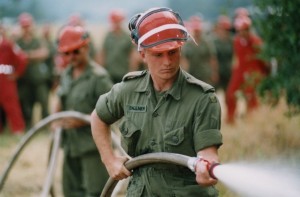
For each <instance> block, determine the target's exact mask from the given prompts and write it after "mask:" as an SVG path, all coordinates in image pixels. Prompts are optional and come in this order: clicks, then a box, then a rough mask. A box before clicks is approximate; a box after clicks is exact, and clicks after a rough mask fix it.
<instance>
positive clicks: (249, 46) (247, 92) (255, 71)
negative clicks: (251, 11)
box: [226, 15, 268, 124]
mask: <svg viewBox="0 0 300 197" xmlns="http://www.w3.org/2000/svg"><path fill="white" fill-rule="evenodd" d="M251 24H252V21H251V19H250V18H249V17H248V16H244V15H242V16H237V17H236V19H235V20H234V27H235V29H236V32H237V34H236V35H235V37H234V61H233V62H234V63H233V68H232V76H231V79H230V81H229V85H228V88H227V90H226V103H227V117H226V121H227V123H228V124H234V123H235V111H236V105H237V98H236V96H237V95H236V93H237V91H241V92H242V93H243V96H244V98H245V100H246V105H247V113H248V114H249V113H250V112H252V111H253V110H255V109H256V108H257V107H258V104H259V103H258V98H257V95H256V91H255V88H256V87H257V85H258V84H259V82H260V81H261V80H262V79H263V77H264V76H265V75H267V73H268V67H267V64H266V63H265V62H263V61H262V60H261V59H259V57H258V54H259V52H260V48H261V47H262V44H263V43H262V40H261V38H260V37H259V36H257V35H255V34H254V33H252V32H251Z"/></svg>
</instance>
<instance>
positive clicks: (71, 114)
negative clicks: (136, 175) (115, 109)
mask: <svg viewBox="0 0 300 197" xmlns="http://www.w3.org/2000/svg"><path fill="white" fill-rule="evenodd" d="M62 118H78V119H80V120H82V121H85V122H87V123H90V116H89V115H87V114H83V113H80V112H76V111H64V112H59V113H55V114H52V115H50V116H48V117H46V118H44V119H42V120H41V121H39V122H38V123H37V124H36V125H35V126H34V127H32V128H31V129H30V130H28V131H27V132H26V134H25V135H24V136H23V137H22V138H21V141H20V143H19V144H18V146H17V147H16V149H15V151H14V153H13V154H12V157H11V158H10V160H9V161H8V163H7V164H6V166H5V168H4V171H3V173H2V174H1V176H0V192H1V190H2V188H3V186H4V183H5V180H6V178H7V176H8V174H9V172H10V170H11V169H12V167H13V165H14V164H15V162H16V160H17V158H18V157H19V155H20V154H21V152H22V151H23V150H24V148H25V147H26V145H27V144H28V143H29V142H30V141H31V140H32V139H33V137H34V136H36V134H37V133H39V132H40V131H42V129H43V128H45V127H46V126H48V125H49V124H50V123H51V122H53V121H55V120H59V119H62ZM61 132H62V130H61V129H57V130H56V131H55V134H54V141H53V143H52V148H51V150H50V158H49V163H48V170H47V176H46V179H45V182H44V185H43V191H42V193H41V197H46V196H48V194H49V192H51V191H50V190H51V187H52V181H53V174H54V171H55V167H56V161H57V155H58V150H59V143H60V139H61ZM111 134H112V140H113V145H114V147H115V149H116V150H118V151H120V153H121V154H122V155H126V152H125V151H124V150H123V149H122V148H121V145H120V143H119V141H118V140H117V139H118V137H117V136H116V134H115V133H114V132H111ZM51 195H52V196H54V193H52V194H51Z"/></svg>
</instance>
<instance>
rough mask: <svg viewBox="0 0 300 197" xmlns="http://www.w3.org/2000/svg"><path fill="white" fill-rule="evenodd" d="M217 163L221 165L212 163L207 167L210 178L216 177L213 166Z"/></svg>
mask: <svg viewBox="0 0 300 197" xmlns="http://www.w3.org/2000/svg"><path fill="white" fill-rule="evenodd" d="M218 165H221V164H220V163H212V164H211V165H210V166H209V169H208V173H209V175H210V176H211V178H213V179H218V178H217V177H216V176H215V174H214V168H215V167H216V166H218Z"/></svg>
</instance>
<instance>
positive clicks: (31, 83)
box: [16, 13, 51, 128]
mask: <svg viewBox="0 0 300 197" xmlns="http://www.w3.org/2000/svg"><path fill="white" fill-rule="evenodd" d="M19 25H20V27H21V31H22V32H21V36H20V37H19V38H18V39H17V40H16V42H17V44H18V45H19V46H20V47H21V49H22V50H24V52H25V53H26V55H27V57H28V65H27V68H26V70H25V73H24V75H23V76H22V77H21V78H20V79H19V80H18V89H19V96H20V101H21V105H22V111H23V115H24V118H25V122H26V126H27V128H29V127H31V124H32V121H33V119H32V118H33V107H34V105H35V104H37V103H39V104H40V105H41V110H42V113H41V114H42V118H44V117H46V116H48V115H49V113H48V98H49V90H50V89H49V86H48V85H47V83H48V82H47V80H48V75H49V72H51V71H50V70H49V69H48V67H47V65H46V63H45V60H46V59H47V58H48V56H49V50H48V48H47V45H46V43H45V42H44V41H43V40H42V39H41V38H39V37H37V36H36V35H35V34H34V30H33V28H34V20H33V17H32V16H31V15H30V14H29V13H22V14H20V16H19Z"/></svg>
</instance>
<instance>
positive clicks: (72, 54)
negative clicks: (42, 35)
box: [64, 47, 88, 67]
mask: <svg viewBox="0 0 300 197" xmlns="http://www.w3.org/2000/svg"><path fill="white" fill-rule="evenodd" d="M87 53H88V50H87V47H81V48H79V49H75V50H73V51H69V52H66V53H64V55H65V57H66V58H67V60H68V62H70V64H72V65H73V66H75V67H76V66H80V65H82V64H84V63H85V62H86V56H87Z"/></svg>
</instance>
